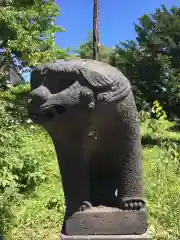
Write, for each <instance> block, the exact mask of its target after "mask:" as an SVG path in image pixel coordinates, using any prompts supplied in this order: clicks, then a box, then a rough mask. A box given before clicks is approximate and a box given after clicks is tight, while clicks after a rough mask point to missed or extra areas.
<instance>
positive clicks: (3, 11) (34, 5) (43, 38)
mask: <svg viewBox="0 0 180 240" xmlns="http://www.w3.org/2000/svg"><path fill="white" fill-rule="evenodd" d="M58 15H59V7H58V6H57V4H56V3H55V1H53V0H48V1H46V0H36V1H35V0H6V1H5V0H4V1H1V6H0V33H1V34H0V48H1V49H3V50H4V51H3V52H1V64H2V62H4V61H12V54H13V56H15V57H16V58H17V59H18V61H21V63H22V64H23V65H28V66H36V65H38V64H39V63H42V62H46V61H49V60H53V59H57V58H62V57H64V56H65V55H66V52H65V51H64V50H62V49H60V48H59V47H57V46H56V45H55V44H54V33H56V32H62V31H64V30H63V28H62V27H59V26H57V25H56V24H53V23H54V22H55V20H56V17H57V16H58Z"/></svg>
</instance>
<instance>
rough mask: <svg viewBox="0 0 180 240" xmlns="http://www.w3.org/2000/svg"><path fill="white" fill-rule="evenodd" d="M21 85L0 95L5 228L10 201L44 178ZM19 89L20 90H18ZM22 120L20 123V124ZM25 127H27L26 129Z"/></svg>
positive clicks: (0, 217) (0, 208)
mask: <svg viewBox="0 0 180 240" xmlns="http://www.w3.org/2000/svg"><path fill="white" fill-rule="evenodd" d="M27 90H28V87H26V86H24V85H22V86H19V87H16V88H14V89H11V90H10V91H8V92H3V93H2V94H1V95H0V196H1V199H0V200H1V203H0V223H1V224H0V230H1V231H7V229H8V226H9V225H8V222H9V221H10V216H11V205H12V204H13V203H14V202H15V201H17V200H18V198H19V196H20V195H22V194H23V193H24V194H25V193H27V192H29V191H31V192H32V191H34V190H35V188H36V187H37V186H38V185H39V184H40V183H41V182H43V181H45V178H46V177H45V172H44V170H43V168H42V165H41V164H42V156H41V155H39V156H38V155H37V154H36V152H34V151H35V150H34V149H35V147H34V146H33V143H32V142H31V141H32V134H33V131H34V129H35V126H34V125H32V124H31V123H29V121H28V116H27V113H26V110H25V106H24V104H25V102H24V100H23V97H22V96H23V95H24V94H25V92H26V91H27ZM22 91H23V92H22ZM22 124H23V125H22ZM26 129H27V130H26Z"/></svg>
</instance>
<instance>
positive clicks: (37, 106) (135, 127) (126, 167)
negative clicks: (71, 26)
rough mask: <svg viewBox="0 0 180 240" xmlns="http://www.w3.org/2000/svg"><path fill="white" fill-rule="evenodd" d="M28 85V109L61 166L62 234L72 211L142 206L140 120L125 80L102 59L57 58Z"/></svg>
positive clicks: (38, 70) (137, 209)
mask: <svg viewBox="0 0 180 240" xmlns="http://www.w3.org/2000/svg"><path fill="white" fill-rule="evenodd" d="M31 87H32V92H31V98H32V101H31V102H30V103H29V107H28V109H29V113H30V114H31V116H32V118H33V120H34V121H35V122H36V123H38V124H41V125H43V126H44V127H45V129H46V130H47V131H48V133H49V135H50V136H51V138H52V140H53V143H54V146H55V150H56V153H57V157H58V161H59V165H60V172H61V176H62V184H63V188H64V195H65V204H66V214H65V219H64V226H63V230H62V232H64V233H67V230H66V224H65V223H66V221H67V220H68V219H69V218H70V217H71V216H72V215H73V214H74V213H75V212H79V211H80V212H83V211H87V210H88V209H91V208H92V209H93V208H94V207H97V206H99V205H101V206H105V207H111V208H118V209H122V210H129V211H132V210H134V211H140V210H141V209H143V208H144V205H145V203H144V201H143V189H142V185H143V184H142V178H141V170H142V169H141V168H142V166H141V165H142V159H141V158H142V156H141V138H140V129H139V118H138V112H137V108H136V104H135V101H134V97H133V93H132V89H131V85H130V83H129V81H128V79H127V78H126V77H125V76H124V75H123V74H122V73H121V72H120V71H119V70H117V69H116V68H114V67H112V66H110V65H108V64H106V63H102V62H97V61H94V60H82V59H78V60H68V61H65V60H59V61H56V62H52V63H47V64H44V65H41V66H39V67H37V68H36V69H34V70H33V72H32V76H31ZM129 231H130V230H129ZM142 231H143V230H142ZM144 231H145V230H144Z"/></svg>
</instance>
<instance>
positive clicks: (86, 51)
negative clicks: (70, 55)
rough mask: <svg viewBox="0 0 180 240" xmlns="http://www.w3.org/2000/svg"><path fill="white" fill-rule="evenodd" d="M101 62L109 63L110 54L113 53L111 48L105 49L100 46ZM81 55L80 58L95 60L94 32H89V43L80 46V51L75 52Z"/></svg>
mask: <svg viewBox="0 0 180 240" xmlns="http://www.w3.org/2000/svg"><path fill="white" fill-rule="evenodd" d="M99 51H100V61H102V62H108V61H109V56H110V53H111V52H112V49H111V48H107V47H104V46H103V45H100V47H99ZM74 52H75V53H77V54H78V55H79V57H80V58H85V59H93V34H92V32H88V39H87V42H85V43H83V44H81V45H80V47H79V49H76V50H75V51H74Z"/></svg>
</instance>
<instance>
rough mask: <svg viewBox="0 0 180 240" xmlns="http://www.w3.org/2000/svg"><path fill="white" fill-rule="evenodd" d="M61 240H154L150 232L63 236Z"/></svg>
mask: <svg viewBox="0 0 180 240" xmlns="http://www.w3.org/2000/svg"><path fill="white" fill-rule="evenodd" d="M60 240H152V237H151V236H150V234H149V233H148V232H146V233H144V234H142V235H84V236H78V235H75V236H67V235H63V234H62V235H61V237H60Z"/></svg>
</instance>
